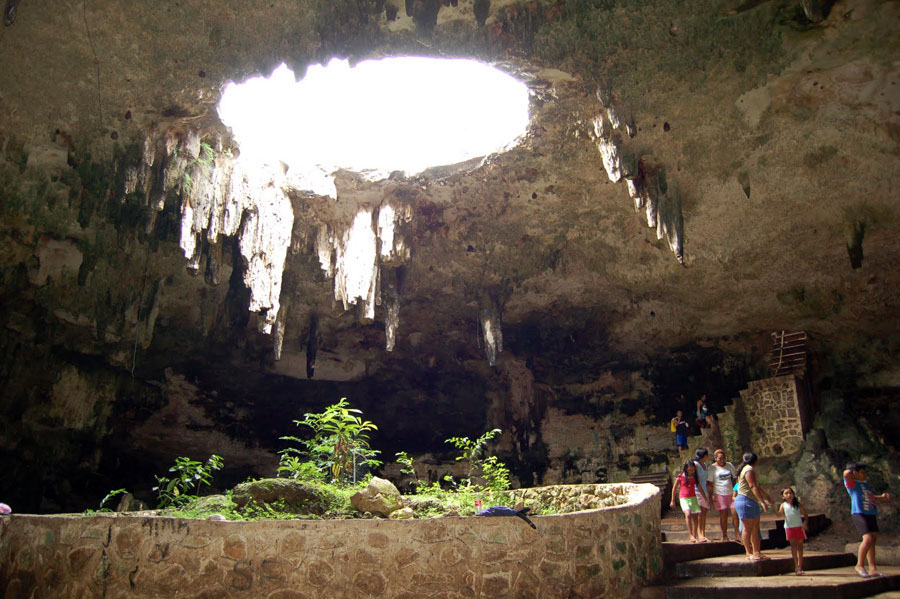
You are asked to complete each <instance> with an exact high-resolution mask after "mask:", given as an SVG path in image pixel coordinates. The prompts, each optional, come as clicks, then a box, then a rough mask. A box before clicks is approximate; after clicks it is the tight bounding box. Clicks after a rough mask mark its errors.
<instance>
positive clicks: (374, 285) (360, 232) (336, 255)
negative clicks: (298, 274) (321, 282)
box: [316, 201, 412, 351]
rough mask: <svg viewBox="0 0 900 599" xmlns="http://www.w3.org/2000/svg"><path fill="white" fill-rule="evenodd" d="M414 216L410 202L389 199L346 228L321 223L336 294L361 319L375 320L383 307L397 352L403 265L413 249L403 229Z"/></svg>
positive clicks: (323, 256) (319, 247) (389, 343)
mask: <svg viewBox="0 0 900 599" xmlns="http://www.w3.org/2000/svg"><path fill="white" fill-rule="evenodd" d="M411 218H412V211H411V209H410V208H409V206H395V205H394V204H392V203H391V202H390V201H385V202H384V203H383V204H382V205H381V206H379V207H378V208H375V209H373V208H363V209H361V210H360V211H359V212H358V213H357V214H356V216H355V217H354V219H353V222H352V223H351V225H350V226H349V227H348V228H347V229H346V230H344V231H342V232H339V231H333V230H330V228H328V227H324V226H323V227H321V228H320V229H319V232H318V236H317V240H316V252H317V253H318V256H319V262H320V264H321V266H322V270H324V271H325V274H326V276H333V277H334V298H335V300H337V301H339V302H341V304H342V305H343V306H344V309H345V310H348V309H349V308H350V306H351V305H355V306H356V307H357V309H358V314H359V319H360V321H362V322H372V321H373V320H374V319H375V306H376V305H382V304H384V306H385V336H386V342H385V347H386V348H387V350H388V351H393V349H394V343H395V340H396V334H397V328H398V326H399V323H400V283H401V272H402V267H403V266H404V265H405V264H406V263H407V262H408V261H409V258H410V251H409V246H408V244H407V243H406V238H405V236H404V235H403V234H402V228H403V225H404V224H405V223H408V222H409V221H410V219H411Z"/></svg>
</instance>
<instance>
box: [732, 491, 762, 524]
mask: <svg viewBox="0 0 900 599" xmlns="http://www.w3.org/2000/svg"><path fill="white" fill-rule="evenodd" d="M734 507H735V509H736V510H737V514H738V518H740V519H741V520H753V519H754V518H759V503H757V502H756V501H754V500H753V499H750V498H749V497H747V496H746V495H738V496H737V499H735V500H734Z"/></svg>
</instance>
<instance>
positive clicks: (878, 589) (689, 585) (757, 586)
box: [666, 543, 900, 599]
mask: <svg viewBox="0 0 900 599" xmlns="http://www.w3.org/2000/svg"><path fill="white" fill-rule="evenodd" d="M723 544H724V543H723ZM882 573H883V576H881V577H879V578H860V577H859V576H858V575H857V574H856V572H855V571H854V570H853V567H852V566H849V567H842V568H828V569H825V570H814V571H810V572H807V573H806V574H805V575H803V576H796V575H794V574H782V575H777V576H759V577H751V576H730V577H706V578H694V579H689V580H680V581H677V582H673V583H671V584H669V585H668V586H667V587H666V599H721V598H722V597H727V598H728V599H759V598H760V596H761V595H770V596H771V597H772V598H773V599H781V598H788V597H789V598H790V599H857V598H860V597H871V596H873V595H876V594H878V593H885V592H889V591H896V590H900V568H896V567H894V566H889V567H886V568H883V569H882Z"/></svg>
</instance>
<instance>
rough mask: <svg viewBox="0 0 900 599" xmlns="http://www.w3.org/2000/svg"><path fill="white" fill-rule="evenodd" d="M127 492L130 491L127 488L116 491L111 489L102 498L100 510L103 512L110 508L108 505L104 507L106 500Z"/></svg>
mask: <svg viewBox="0 0 900 599" xmlns="http://www.w3.org/2000/svg"><path fill="white" fill-rule="evenodd" d="M125 493H128V491H126V490H125V489H116V490H114V491H110V492H109V493H107V494H106V496H105V497H104V498H103V499H101V500H100V509H99V510H98V511H101V512H102V511H104V510H109V508H108V507H104V506H105V505H106V502H107V501H109V500H110V499H112V498H114V497H117V496H119V495H124V494H125ZM110 511H112V510H110Z"/></svg>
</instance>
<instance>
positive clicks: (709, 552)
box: [641, 512, 900, 599]
mask: <svg viewBox="0 0 900 599" xmlns="http://www.w3.org/2000/svg"><path fill="white" fill-rule="evenodd" d="M711 516H712V517H711V518H709V519H708V520H707V525H706V536H707V537H709V538H710V539H717V538H720V537H721V534H722V533H721V531H720V529H719V519H718V517H717V515H716V513H715V512H712V513H711ZM827 524H828V521H827V519H826V518H825V516H824V515H822V514H810V519H809V527H810V536H813V535H815V534H816V533H818V532H820V531H821V530H823V529H824V528H825V526H827ZM684 526H685V525H684V518H683V517H682V516H680V514H675V513H672V512H669V513H668V514H667V515H666V517H664V518H663V520H662V521H661V530H662V535H663V557H664V562H665V572H664V582H663V583H661V584H660V585H658V586H655V587H648V588H646V589H644V591H643V592H642V593H641V597H642V598H643V599H651V598H652V599H663V598H665V599H719V598H722V597H727V598H728V599H760V596H761V595H768V594H771V597H772V599H788V598H789V599H856V598H859V597H877V598H879V599H900V568H898V567H889V566H886V567H883V568H879V569H880V570H881V572H882V574H883V576H882V577H880V578H860V577H859V576H858V575H857V574H856V572H855V571H854V569H853V567H854V565H855V564H856V556H854V555H853V554H851V553H827V552H811V551H806V552H805V553H804V559H803V568H804V570H805V572H806V574H804V575H803V576H797V575H796V574H794V565H793V559H792V558H791V551H790V548H789V547H787V542H786V541H785V539H784V520H783V519H781V518H778V517H776V516H773V515H771V514H765V515H764V516H763V518H762V519H761V521H760V530H761V532H762V536H763V543H762V547H763V551H764V554H765V555H767V556H768V557H769V559H766V560H763V561H759V562H752V561H748V560H747V559H746V557H745V554H744V548H743V547H742V546H741V545H739V544H738V543H735V542H721V541H718V542H716V541H712V542H708V543H690V542H686V541H685V540H683V539H682V535H683V537H684V539H686V538H687V533H686V532H685V531H684Z"/></svg>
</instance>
